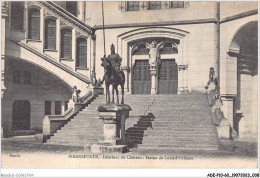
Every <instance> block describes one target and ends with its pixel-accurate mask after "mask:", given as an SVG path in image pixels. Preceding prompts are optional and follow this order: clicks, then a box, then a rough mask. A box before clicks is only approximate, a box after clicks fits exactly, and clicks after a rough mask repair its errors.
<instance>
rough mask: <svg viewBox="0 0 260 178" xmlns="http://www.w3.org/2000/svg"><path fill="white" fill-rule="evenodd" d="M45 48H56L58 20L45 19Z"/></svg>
mask: <svg viewBox="0 0 260 178" xmlns="http://www.w3.org/2000/svg"><path fill="white" fill-rule="evenodd" d="M44 48H45V49H53V50H55V49H56V20H55V19H47V20H46V21H45V47H44Z"/></svg>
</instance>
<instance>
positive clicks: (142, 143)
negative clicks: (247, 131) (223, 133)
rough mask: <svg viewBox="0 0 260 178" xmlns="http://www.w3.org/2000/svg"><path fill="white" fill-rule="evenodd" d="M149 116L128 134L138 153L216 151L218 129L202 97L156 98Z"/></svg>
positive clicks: (140, 119) (177, 96) (195, 95)
mask: <svg viewBox="0 0 260 178" xmlns="http://www.w3.org/2000/svg"><path fill="white" fill-rule="evenodd" d="M148 112H149V113H151V114H150V115H146V116H142V117H139V120H138V121H137V123H136V124H134V125H133V127H130V128H128V129H127V131H126V136H127V138H128V140H129V142H130V144H131V145H132V147H137V148H138V149H140V148H141V149H156V150H158V149H167V150H172V149H173V150H217V149H218V140H217V133H216V129H215V127H214V126H213V124H212V120H211V113H210V112H211V111H210V107H209V105H208V103H207V98H206V96H205V95H203V94H183V95H156V96H154V103H153V104H152V106H151V107H150V108H149V111H148Z"/></svg>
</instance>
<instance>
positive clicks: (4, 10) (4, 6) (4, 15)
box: [1, 2, 8, 138]
mask: <svg viewBox="0 0 260 178" xmlns="http://www.w3.org/2000/svg"><path fill="white" fill-rule="evenodd" d="M7 3H8V2H2V13H1V15H2V19H1V24H2V25H1V34H2V40H1V41H2V42H1V111H2V112H1V118H2V123H4V121H3V118H4V117H3V108H4V107H3V105H4V102H3V97H4V92H5V90H6V88H5V85H4V77H5V21H6V18H7V17H8V16H7V14H8V4H7ZM4 127H5V124H1V137H2V138H3V137H4V134H5V133H4V129H5V130H6V128H4Z"/></svg>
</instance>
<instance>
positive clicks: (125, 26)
mask: <svg viewBox="0 0 260 178" xmlns="http://www.w3.org/2000/svg"><path fill="white" fill-rule="evenodd" d="M203 23H216V20H215V19H214V18H209V19H195V20H179V21H165V22H152V23H130V24H112V25H105V26H104V28H105V29H114V28H130V27H151V26H153V27H157V26H169V25H189V24H203ZM94 29H95V30H101V29H103V26H102V25H96V26H94Z"/></svg>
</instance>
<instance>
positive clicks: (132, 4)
mask: <svg viewBox="0 0 260 178" xmlns="http://www.w3.org/2000/svg"><path fill="white" fill-rule="evenodd" d="M126 3H127V11H139V1H128V2H126Z"/></svg>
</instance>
